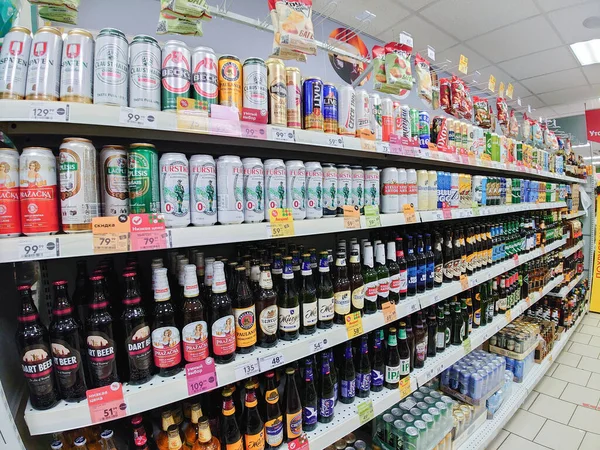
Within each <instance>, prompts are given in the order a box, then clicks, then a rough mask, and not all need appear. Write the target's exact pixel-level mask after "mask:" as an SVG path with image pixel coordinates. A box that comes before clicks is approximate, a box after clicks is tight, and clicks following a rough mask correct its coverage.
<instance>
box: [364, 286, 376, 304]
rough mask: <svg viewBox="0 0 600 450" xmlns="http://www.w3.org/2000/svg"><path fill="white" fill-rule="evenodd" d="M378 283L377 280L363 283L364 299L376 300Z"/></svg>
mask: <svg viewBox="0 0 600 450" xmlns="http://www.w3.org/2000/svg"><path fill="white" fill-rule="evenodd" d="M378 285H379V283H377V281H371V282H369V283H367V284H365V300H366V301H368V302H376V301H377V288H378Z"/></svg>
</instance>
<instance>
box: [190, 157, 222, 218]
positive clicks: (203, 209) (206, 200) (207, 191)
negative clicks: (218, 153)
mask: <svg viewBox="0 0 600 450" xmlns="http://www.w3.org/2000/svg"><path fill="white" fill-rule="evenodd" d="M190 188H191V195H190V205H191V210H192V224H193V225H195V226H207V225H214V224H215V223H217V195H216V194H217V166H216V163H215V160H214V159H213V157H212V156H210V155H194V156H192V157H191V158H190Z"/></svg>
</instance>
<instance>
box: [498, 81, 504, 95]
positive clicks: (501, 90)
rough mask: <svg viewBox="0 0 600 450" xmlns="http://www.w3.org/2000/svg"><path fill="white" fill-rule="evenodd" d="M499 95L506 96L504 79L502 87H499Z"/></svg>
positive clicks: (501, 83)
mask: <svg viewBox="0 0 600 450" xmlns="http://www.w3.org/2000/svg"><path fill="white" fill-rule="evenodd" d="M498 97H504V81H501V82H500V87H499V88H498Z"/></svg>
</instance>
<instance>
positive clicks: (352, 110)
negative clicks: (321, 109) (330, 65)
mask: <svg viewBox="0 0 600 450" xmlns="http://www.w3.org/2000/svg"><path fill="white" fill-rule="evenodd" d="M338 134H341V135H342V136H355V135H356V92H355V91H354V88H353V87H352V86H349V85H344V86H342V87H340V88H339V91H338Z"/></svg>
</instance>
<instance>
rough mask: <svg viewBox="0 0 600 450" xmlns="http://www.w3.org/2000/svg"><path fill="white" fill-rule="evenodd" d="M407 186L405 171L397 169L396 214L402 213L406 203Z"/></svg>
mask: <svg viewBox="0 0 600 450" xmlns="http://www.w3.org/2000/svg"><path fill="white" fill-rule="evenodd" d="M407 194H408V186H407V185H406V169H402V168H400V167H399V168H398V212H402V211H403V209H404V205H405V204H406V202H407Z"/></svg>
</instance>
